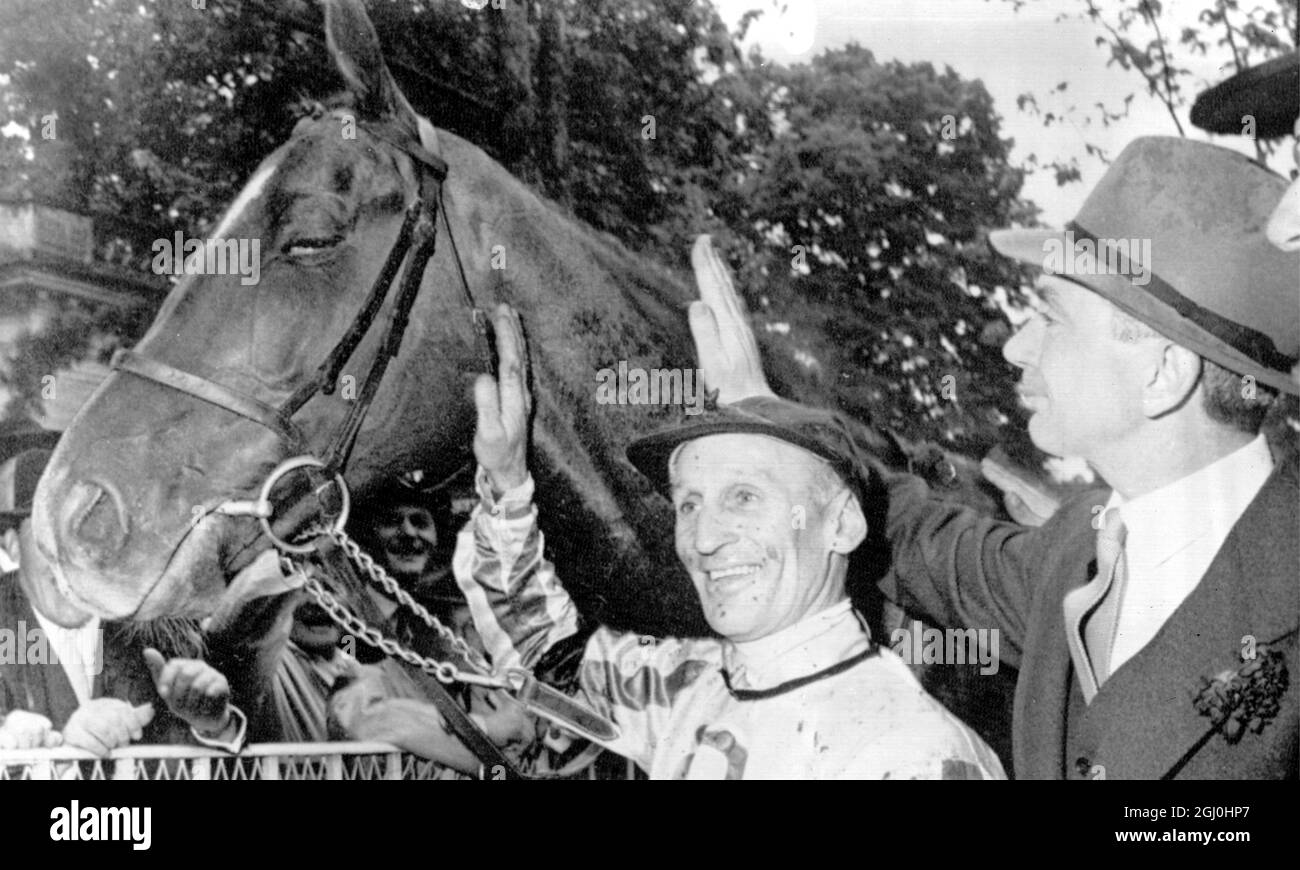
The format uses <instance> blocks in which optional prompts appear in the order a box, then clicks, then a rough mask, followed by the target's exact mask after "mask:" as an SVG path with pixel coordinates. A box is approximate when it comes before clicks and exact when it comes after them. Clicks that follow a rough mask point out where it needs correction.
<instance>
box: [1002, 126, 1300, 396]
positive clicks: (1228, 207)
mask: <svg viewBox="0 0 1300 870" xmlns="http://www.w3.org/2000/svg"><path fill="white" fill-rule="evenodd" d="M1286 187H1287V182H1286V181H1285V180H1284V179H1283V178H1282V177H1281V176H1280V175H1277V174H1276V173H1274V172H1271V171H1270V170H1268V169H1266V168H1265V167H1263V166H1261V165H1260V164H1258V163H1256V162H1254V161H1253V160H1251V159H1249V158H1247V157H1245V156H1243V155H1242V154H1239V153H1237V152H1236V151H1231V150H1228V149H1226V148H1220V147H1218V146H1217V145H1210V144H1207V143H1204V142H1193V141H1190V140H1187V139H1181V138H1174V137H1165V136H1145V137H1142V138H1140V139H1136V140H1134V141H1133V142H1132V143H1131V144H1129V146H1128V147H1127V148H1125V149H1124V151H1123V152H1122V153H1121V154H1120V155H1119V157H1118V158H1117V159H1116V160H1115V162H1114V163H1113V164H1111V166H1110V168H1109V169H1108V170H1107V171H1106V174H1105V175H1104V176H1102V179H1101V181H1099V182H1098V183H1097V186H1096V187H1095V188H1094V189H1093V191H1092V193H1091V194H1090V195H1089V196H1088V198H1087V199H1086V200H1085V201H1084V203H1083V207H1082V208H1081V209H1080V210H1079V213H1078V216H1077V217H1076V218H1075V219H1074V220H1073V221H1071V222H1070V223H1068V224H1067V225H1066V227H1065V229H1064V230H1045V229H1011V230H997V231H995V232H993V233H990V234H989V243H990V244H991V245H992V246H993V248H994V249H995V250H997V251H999V252H1000V253H1002V254H1005V255H1007V256H1009V257H1012V258H1014V259H1017V260H1020V261H1021V262H1024V263H1028V264H1031V265H1034V266H1039V267H1041V268H1044V269H1045V270H1048V271H1059V268H1058V267H1059V266H1060V265H1061V262H1060V260H1059V258H1058V259H1055V260H1054V259H1053V256H1052V254H1053V253H1054V252H1058V251H1062V250H1063V251H1064V252H1065V263H1064V265H1065V266H1066V267H1067V268H1066V270H1065V273H1064V277H1068V278H1069V279H1071V280H1073V281H1075V282H1077V283H1079V284H1082V285H1083V286H1085V287H1087V288H1088V289H1090V290H1092V291H1093V292H1095V293H1098V294H1100V295H1101V296H1102V297H1104V298H1105V299H1107V300H1109V301H1110V302H1111V303H1113V304H1114V305H1116V306H1117V307H1119V308H1121V309H1122V310H1124V311H1125V312H1127V313H1128V314H1130V315H1132V316H1133V317H1135V318H1137V319H1138V320H1140V321H1142V322H1143V323H1145V324H1147V325H1148V326H1150V327H1152V328H1153V329H1155V330H1156V331H1157V332H1159V333H1161V334H1162V335H1164V336H1166V337H1167V338H1169V339H1171V340H1173V341H1175V342H1177V343H1178V344H1180V345H1182V346H1183V347H1185V348H1187V349H1188V350H1191V351H1193V352H1195V353H1197V354H1200V355H1201V356H1202V357H1204V358H1206V359H1208V360H1211V361H1213V362H1215V363H1218V364H1219V365H1221V366H1223V367H1224V368H1226V369H1228V370H1229V371H1232V372H1235V373H1236V374H1239V375H1243V376H1246V375H1248V376H1251V377H1253V378H1254V379H1255V380H1256V381H1257V382H1258V383H1261V384H1265V385H1267V386H1270V387H1273V388H1274V389H1277V390H1281V391H1283V392H1287V393H1291V394H1293V395H1300V382H1298V381H1297V380H1296V376H1297V373H1300V366H1297V363H1300V252H1296V251H1291V252H1284V251H1281V250H1279V249H1277V248H1276V247H1274V246H1273V245H1271V244H1270V243H1269V241H1268V238H1267V237H1266V235H1265V228H1266V227H1267V225H1268V221H1269V216H1270V215H1271V214H1272V212H1273V209H1274V207H1275V206H1276V205H1277V203H1278V201H1279V200H1280V199H1281V198H1282V194H1283V193H1284V192H1285V191H1286ZM1090 252H1095V253H1090ZM1103 258H1104V260H1105V262H1103ZM1072 264H1073V265H1072ZM1090 264H1091V265H1090ZM1116 264H1119V268H1114V267H1115V265H1116Z"/></svg>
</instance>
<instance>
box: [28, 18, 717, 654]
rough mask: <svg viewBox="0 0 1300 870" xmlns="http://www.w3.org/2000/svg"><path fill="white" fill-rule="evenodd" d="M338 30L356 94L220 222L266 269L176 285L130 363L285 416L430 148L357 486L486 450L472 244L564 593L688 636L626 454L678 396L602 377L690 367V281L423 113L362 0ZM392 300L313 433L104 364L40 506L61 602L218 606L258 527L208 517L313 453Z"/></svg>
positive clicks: (161, 608)
mask: <svg viewBox="0 0 1300 870" xmlns="http://www.w3.org/2000/svg"><path fill="white" fill-rule="evenodd" d="M326 19H327V30H328V37H329V45H330V49H331V51H332V53H333V55H334V58H335V60H336V62H337V64H338V67H339V69H340V70H341V71H342V73H343V76H344V79H345V81H346V82H347V85H348V88H349V91H350V97H351V105H350V107H349V108H348V109H346V110H337V109H336V110H333V111H328V112H320V113H318V114H317V116H315V117H308V118H304V119H303V120H302V121H301V122H300V123H299V124H298V125H297V127H296V129H295V130H294V132H293V135H292V137H291V138H290V140H289V141H288V142H287V143H285V144H284V145H282V146H281V147H280V148H278V149H277V150H276V151H275V152H274V153H272V154H271V155H270V156H269V157H268V158H267V159H266V160H265V161H263V163H262V164H261V165H260V166H259V167H258V169H257V170H256V172H254V173H253V175H252V178H251V180H250V181H249V182H248V184H247V186H246V187H245V189H244V190H243V192H242V193H241V194H240V196H239V197H238V198H237V200H236V201H235V203H234V204H233V205H232V206H231V208H230V210H229V211H228V212H227V214H226V215H225V217H224V219H223V220H222V221H221V224H220V225H219V226H218V228H217V229H216V231H215V232H214V234H213V235H214V237H219V238H224V239H233V240H241V239H242V240H257V241H259V243H260V251H261V265H260V281H259V282H257V283H255V284H250V285H246V284H245V283H244V281H243V277H242V276H240V275H228V274H215V275H214V274H192V275H187V276H186V277H185V278H184V279H183V280H182V281H181V283H179V284H178V285H177V286H176V287H175V288H174V289H173V291H172V292H171V294H170V295H169V297H168V298H167V300H166V303H165V304H164V306H163V308H162V310H161V311H160V313H159V314H158V316H157V319H156V320H155V321H154V323H153V325H152V326H151V328H150V329H149V331H148V333H147V334H146V335H145V337H144V338H143V339H142V340H141V341H140V343H139V344H138V345H137V347H136V348H135V353H136V354H138V355H139V356H140V357H141V358H145V359H148V360H154V361H157V362H158V363H161V364H162V365H163V366H165V367H166V369H167V371H168V372H169V373H171V372H179V373H182V374H181V375H179V376H178V377H184V376H186V375H190V376H195V377H196V378H198V379H202V380H203V381H204V382H207V383H211V384H216V385H218V386H219V387H220V388H224V389H225V390H227V391H234V392H236V393H238V394H240V395H241V396H244V397H249V398H251V399H252V400H255V402H259V403H262V405H264V406H271V407H277V406H279V405H281V404H282V403H283V402H284V401H285V399H286V398H287V397H288V396H289V395H290V394H291V393H292V392H293V391H294V390H295V389H296V388H298V387H299V386H301V385H302V384H303V383H304V382H305V381H306V380H307V379H308V378H309V377H310V376H311V375H312V373H313V372H314V370H315V368H316V367H317V366H318V365H319V364H320V363H321V361H322V360H323V359H324V357H325V356H326V355H327V354H328V353H329V351H330V350H331V348H333V347H334V346H335V344H336V343H337V342H338V341H339V339H340V337H341V336H342V335H343V334H344V332H345V331H346V330H347V329H348V327H349V325H350V324H351V323H352V321H353V319H354V317H355V316H356V315H357V312H358V310H359V309H360V308H361V307H362V305H363V300H364V298H365V295H366V291H367V289H368V288H369V287H370V286H371V284H372V282H374V280H375V276H376V275H377V273H379V271H380V269H381V266H382V264H383V263H384V260H385V257H386V256H387V254H388V252H389V250H390V248H391V247H392V246H393V244H394V240H395V238H396V237H397V236H398V234H399V229H400V226H401V224H402V221H403V215H404V208H405V207H406V206H407V205H408V204H409V203H411V202H412V201H413V200H415V199H417V198H418V196H419V190H420V181H421V179H420V174H419V173H420V171H421V168H420V166H419V165H418V164H417V161H416V160H414V159H413V158H412V156H411V154H412V153H414V152H418V151H419V149H420V148H423V149H425V150H427V151H432V152H433V153H434V154H435V155H436V157H438V158H441V159H442V160H444V161H446V163H447V165H448V166H449V167H450V172H449V174H448V176H447V178H446V181H445V184H444V186H443V195H442V197H441V200H442V207H443V211H444V214H445V219H446V223H445V225H444V224H441V223H440V225H439V232H438V235H437V249H436V253H435V254H434V256H433V258H432V259H431V260H430V261H429V264H428V267H427V269H426V270H425V272H424V278H423V282H422V285H421V287H420V291H419V295H418V297H417V299H416V301H415V304H414V309H413V311H412V316H411V320H410V325H409V327H408V328H407V329H406V331H405V336H404V339H403V341H402V344H401V352H400V354H399V355H398V356H397V357H396V358H395V359H394V360H393V362H392V364H391V365H390V366H389V368H388V370H387V374H386V376H385V377H384V378H383V380H382V384H381V387H380V389H379V390H378V392H377V394H376V395H375V397H374V400H373V403H372V404H371V406H370V408H369V411H368V414H367V416H366V417H365V421H364V425H363V426H362V428H361V430H360V433H359V435H358V438H357V441H356V444H355V448H354V449H353V451H352V454H351V461H350V462H349V464H348V465H347V469H346V479H347V482H348V484H349V485H350V487H351V488H352V489H353V490H355V491H357V492H359V493H361V494H362V495H364V492H365V490H366V489H367V488H368V487H369V486H371V485H372V484H373V483H374V482H376V481H377V480H378V479H380V478H381V477H382V476H384V475H386V474H388V473H391V472H394V471H399V470H404V469H410V468H422V469H425V470H426V473H427V474H428V475H429V476H430V477H434V478H436V477H437V476H438V475H443V474H448V473H451V472H452V471H454V470H455V469H456V468H458V467H461V466H463V465H464V464H465V463H466V462H468V461H470V459H471V454H470V449H469V446H470V441H471V437H472V434H473V425H474V410H473V404H472V399H471V393H470V385H471V383H472V380H473V377H474V376H475V375H476V374H477V373H478V372H480V371H483V370H484V366H485V365H486V362H485V358H484V355H483V353H482V347H481V346H482V339H481V337H480V336H479V335H477V334H476V331H475V325H474V321H473V318H472V316H471V308H470V302H469V301H468V300H467V299H466V298H465V294H464V292H463V291H462V289H461V283H460V280H461V279H460V276H459V274H458V271H457V270H458V263H457V257H456V254H457V253H458V254H459V265H463V269H464V272H465V278H466V282H467V284H468V287H469V289H470V293H471V295H472V299H473V303H474V305H476V306H478V307H480V308H482V309H490V308H491V307H493V306H494V305H495V304H496V303H497V302H500V301H508V302H510V303H511V304H512V305H514V306H515V307H516V308H517V309H518V310H519V311H520V313H521V316H522V319H523V322H524V323H525V325H526V329H527V330H528V333H529V344H530V349H531V358H532V366H533V380H534V384H535V395H536V406H537V415H536V421H535V424H534V433H535V434H534V445H533V447H534V453H535V455H534V457H533V467H534V469H535V472H536V476H537V478H538V484H539V486H538V492H539V502H540V508H541V511H542V516H543V517H544V518H545V527H546V529H547V531H548V532H550V534H549V536H548V537H549V541H550V542H551V544H552V547H553V552H554V553H555V558H556V560H557V562H559V563H560V564H562V565H564V566H566V569H567V570H566V571H565V576H566V578H568V579H569V580H570V581H571V583H572V584H573V588H574V591H575V597H577V598H578V600H579V603H580V604H581V603H584V599H585V603H586V604H587V605H588V607H589V612H590V609H594V610H595V611H596V612H597V613H598V614H599V615H600V616H601V617H602V618H605V619H608V620H610V621H613V622H615V623H627V622H628V621H629V620H632V619H633V617H634V615H641V616H642V617H644V618H643V619H642V620H641V625H640V626H639V627H640V628H641V629H642V630H645V631H655V630H669V629H675V630H682V629H683V628H685V627H686V625H687V624H689V623H691V621H692V619H693V616H692V614H693V604H692V601H693V595H691V594H690V590H689V587H687V586H686V585H685V582H684V580H683V579H682V578H681V577H680V576H678V575H677V574H676V570H677V569H676V560H675V559H674V558H672V555H671V549H670V548H671V544H670V543H669V542H670V541H671V539H672V535H671V528H670V525H669V524H668V523H669V519H668V518H667V517H666V516H665V514H664V512H663V511H662V508H661V507H660V506H659V505H658V504H657V503H656V501H655V500H654V498H652V497H651V494H650V492H649V490H648V488H647V486H646V484H645V483H644V482H643V481H642V480H641V479H640V478H639V476H637V475H636V473H635V472H634V471H633V470H632V469H631V466H630V465H628V464H627V462H626V460H625V459H624V456H623V453H622V447H623V445H625V444H626V443H627V442H628V441H629V440H631V438H632V437H633V436H634V435H635V434H637V433H640V432H643V431H645V430H647V429H650V428H653V427H656V426H662V425H665V424H667V423H668V422H669V421H671V420H672V419H673V418H674V417H675V416H676V415H677V414H679V413H680V412H681V409H680V408H674V407H670V406H647V405H635V406H633V405H628V406H611V405H601V404H598V403H597V401H596V389H597V386H598V378H597V373H598V372H599V371H600V370H602V369H608V368H617V366H618V364H619V362H620V361H626V363H627V365H628V366H629V367H634V368H643V369H646V370H648V369H653V368H660V369H685V368H687V367H689V366H691V365H692V358H693V353H692V352H691V349H690V343H689V336H688V334H687V328H686V317H685V307H686V305H687V303H688V301H689V298H690V296H689V293H688V290H687V288H686V287H685V286H684V285H683V284H682V282H681V281H680V279H678V278H676V277H675V276H673V275H671V274H669V273H668V272H666V271H664V270H661V269H658V268H656V267H654V266H652V265H650V264H648V263H646V262H645V261H643V260H640V259H638V258H635V257H633V256H631V255H629V254H628V253H627V252H626V251H624V250H623V249H622V248H621V247H620V246H619V245H618V244H617V243H615V242H613V241H612V240H608V239H605V238H601V237H599V236H597V235H596V234H594V233H593V232H592V231H591V230H589V229H587V228H585V227H582V226H581V225H579V224H577V223H576V222H574V221H572V220H570V219H567V218H566V217H564V216H562V215H561V214H559V213H558V212H557V210H555V209H554V208H553V207H551V206H549V205H548V204H546V203H545V202H543V201H542V200H541V199H539V198H538V197H537V196H536V195H535V194H534V193H532V192H531V191H530V190H529V189H528V188H526V187H525V186H524V185H523V184H521V183H520V182H518V181H517V180H516V179H514V178H513V177H512V176H510V175H509V174H508V173H507V172H506V171H505V170H504V169H503V168H502V167H501V166H500V165H498V164H497V163H495V162H494V161H493V160H491V159H490V158H488V157H487V156H486V155H485V154H484V153H483V152H482V151H481V150H479V149H478V148H476V147H475V146H473V145H471V144H469V143H467V142H465V141H463V140H461V139H459V138H457V137H456V136H454V135H452V134H450V133H447V132H445V131H440V130H439V131H434V130H433V128H432V127H431V125H429V124H428V123H427V122H423V121H422V119H419V118H417V116H416V115H415V113H414V112H413V110H412V109H411V107H410V105H409V104H408V103H407V101H406V99H405V98H404V97H403V96H402V94H401V93H400V91H399V90H398V88H397V86H396V84H395V82H394V81H393V79H392V77H391V75H390V73H389V71H388V69H387V67H386V66H385V64H384V61H383V59H382V56H381V54H380V47H379V42H378V39H377V36H376V35H375V32H374V30H373V28H372V26H371V24H370V22H369V20H368V18H367V17H366V14H365V11H364V7H363V6H362V5H361V4H360V3H359V2H355V0H347V2H343V0H340V2H331V3H329V4H327V16H326ZM422 127H423V130H422ZM453 238H454V242H455V248H453V245H452V239H453ZM395 293H396V291H394V294H390V297H389V301H388V302H387V303H386V306H385V309H384V310H383V311H381V312H380V316H379V320H378V321H377V324H376V326H375V328H373V329H372V330H371V331H370V333H369V334H367V336H366V338H365V339H364V341H362V343H361V344H360V345H359V347H358V349H357V351H356V353H355V355H354V356H353V357H352V359H351V360H350V361H349V363H348V364H347V365H346V366H345V367H344V368H343V370H342V372H341V376H340V379H339V380H340V382H341V384H340V385H339V388H338V389H336V390H335V391H334V393H333V395H330V396H325V395H316V396H314V397H313V398H312V399H311V400H310V401H309V402H307V403H306V405H305V406H303V407H302V409H301V410H300V411H299V412H298V413H297V414H296V416H295V417H294V420H293V423H294V425H295V426H296V427H297V429H298V430H299V431H300V432H301V435H302V439H303V442H305V443H304V445H296V446H294V445H290V444H289V443H287V440H286V438H285V437H283V435H282V434H281V433H279V432H277V431H275V428H274V427H273V426H270V425H267V424H265V423H264V422H263V423H259V422H256V421H254V420H253V419H250V418H249V416H245V415H241V414H239V413H234V412H232V411H231V410H230V408H229V407H222V406H221V405H220V404H218V403H212V402H209V401H204V400H202V399H200V398H196V396H195V395H194V394H193V391H192V390H186V389H174V388H171V387H169V386H167V385H166V384H164V383H160V382H159V379H156V378H155V379H151V378H146V377H141V376H139V375H138V374H136V373H133V372H130V371H116V372H114V373H113V374H112V375H111V376H110V377H109V378H108V379H107V381H106V382H105V383H104V384H103V385H102V386H101V388H100V389H99V390H98V391H97V392H96V393H95V394H94V396H93V397H92V398H91V400H90V401H89V402H88V403H87V404H86V406H85V407H84V409H83V410H82V412H81V413H80V415H79V416H78V418H77V419H76V421H75V422H74V424H73V425H72V426H71V427H70V428H69V430H68V431H67V433H66V434H65V435H64V437H63V439H62V441H61V443H60V445H59V448H58V450H57V452H56V453H55V455H54V457H53V459H52V461H51V463H50V466H49V469H48V471H47V472H46V474H45V477H44V478H43V480H42V482H41V485H40V488H39V492H38V494H37V498H36V505H35V510H34V525H35V530H36V537H37V541H38V544H39V546H40V548H41V550H42V552H43V553H44V554H45V555H46V556H47V557H48V558H49V559H50V561H51V563H52V564H53V565H54V566H55V569H56V572H57V575H58V577H59V583H60V587H61V588H62V589H63V591H64V592H65V593H66V594H68V595H69V597H70V598H72V600H74V601H77V602H80V603H81V604H82V605H83V606H84V607H85V608H87V609H89V610H92V611H94V612H96V613H98V614H100V615H101V616H103V617H105V618H111V619H131V620H137V621H149V620H153V619H156V618H158V617H162V616H192V617H197V616H202V615H205V614H207V613H210V612H211V611H212V609H213V608H214V607H215V606H216V604H217V602H218V600H219V599H220V597H221V595H222V592H223V590H224V589H225V586H226V583H227V581H228V579H229V578H230V577H231V576H232V575H233V574H234V573H235V572H236V571H237V570H238V569H239V568H240V567H242V566H244V565H246V564H248V563H249V562H250V561H251V560H252V558H253V557H254V556H255V555H256V554H257V553H258V552H259V551H260V550H263V549H265V548H266V547H267V545H268V540H267V538H266V537H265V536H264V535H263V534H262V533H261V531H260V530H259V526H258V524H257V523H256V522H255V521H254V519H253V518H251V517H246V516H231V515H228V514H224V513H221V512H219V510H218V509H219V508H221V506H222V505H224V504H227V503H229V502H230V501H231V500H237V499H245V500H246V499H250V498H252V497H254V496H255V494H256V493H257V490H258V488H259V487H260V486H261V484H262V483H263V481H264V480H265V479H266V477H267V475H268V472H269V471H270V470H271V469H272V468H273V467H274V466H275V465H276V464H277V463H279V462H280V461H281V460H283V459H285V458H286V457H287V456H288V455H290V454H291V453H294V452H298V451H299V450H302V449H304V446H305V449H306V450H307V451H308V452H319V451H321V450H323V449H324V443H325V441H326V439H327V438H328V436H329V435H330V434H331V432H332V431H333V430H334V429H335V427H336V426H337V425H338V424H339V422H340V420H341V419H342V418H343V416H344V415H345V414H346V413H347V411H348V409H349V406H350V404H351V403H352V402H354V401H355V400H356V395H355V392H356V387H357V386H358V385H359V384H360V382H361V381H362V380H363V379H364V375H365V373H366V371H367V370H368V368H369V365H370V363H371V361H372V360H373V359H374V358H375V356H376V353H377V351H378V346H379V344H380V333H381V332H382V329H381V327H382V325H383V323H384V321H385V318H386V316H387V313H388V311H389V309H390V308H391V306H392V304H393V303H392V299H393V297H394V296H395ZM349 378H351V381H349ZM349 387H352V388H353V389H351V390H349ZM683 614H686V616H685V618H683Z"/></svg>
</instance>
